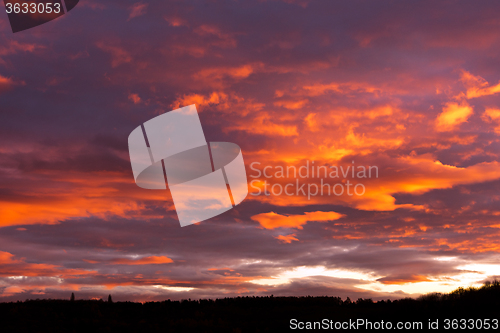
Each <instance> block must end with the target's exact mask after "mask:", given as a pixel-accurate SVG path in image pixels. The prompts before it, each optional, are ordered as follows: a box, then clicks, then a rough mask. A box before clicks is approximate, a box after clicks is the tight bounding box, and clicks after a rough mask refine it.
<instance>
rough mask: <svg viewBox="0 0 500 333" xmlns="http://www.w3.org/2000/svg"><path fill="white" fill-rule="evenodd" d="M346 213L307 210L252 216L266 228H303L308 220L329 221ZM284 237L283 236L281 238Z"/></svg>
mask: <svg viewBox="0 0 500 333" xmlns="http://www.w3.org/2000/svg"><path fill="white" fill-rule="evenodd" d="M343 216H344V215H342V214H339V213H336V212H321V211H317V212H305V213H304V215H280V214H276V213H274V212H270V213H262V214H257V215H254V216H252V220H254V221H257V222H259V223H260V225H261V226H262V227H264V228H266V229H276V228H297V229H302V228H303V225H304V224H307V222H328V221H334V220H338V219H340V218H341V217H343ZM279 239H283V238H279Z"/></svg>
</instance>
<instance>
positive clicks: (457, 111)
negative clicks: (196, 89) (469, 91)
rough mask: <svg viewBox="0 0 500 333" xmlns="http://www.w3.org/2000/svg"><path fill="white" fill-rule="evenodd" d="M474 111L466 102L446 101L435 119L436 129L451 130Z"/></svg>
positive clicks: (441, 130)
mask: <svg viewBox="0 0 500 333" xmlns="http://www.w3.org/2000/svg"><path fill="white" fill-rule="evenodd" d="M473 113H474V110H473V109H472V107H471V106H470V105H469V104H468V103H466V102H461V103H455V102H449V103H446V105H445V107H444V108H443V112H442V113H441V114H439V116H438V117H437V119H436V130H438V131H440V132H444V131H451V130H453V129H455V128H456V127H457V126H458V125H460V124H462V123H464V122H466V121H467V119H469V117H470V116H471V115H472V114H473Z"/></svg>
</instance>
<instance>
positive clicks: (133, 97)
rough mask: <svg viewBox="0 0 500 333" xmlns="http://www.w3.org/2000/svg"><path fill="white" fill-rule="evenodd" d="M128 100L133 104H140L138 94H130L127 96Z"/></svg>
mask: <svg viewBox="0 0 500 333" xmlns="http://www.w3.org/2000/svg"><path fill="white" fill-rule="evenodd" d="M128 99H129V100H131V101H132V102H133V103H134V104H139V103H140V102H141V98H140V97H139V95H138V94H130V95H128Z"/></svg>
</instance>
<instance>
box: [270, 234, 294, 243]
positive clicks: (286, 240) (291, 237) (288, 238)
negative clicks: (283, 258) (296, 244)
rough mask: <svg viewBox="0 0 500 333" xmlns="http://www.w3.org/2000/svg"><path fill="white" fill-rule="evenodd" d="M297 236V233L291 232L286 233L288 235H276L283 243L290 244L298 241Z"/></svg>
mask: <svg viewBox="0 0 500 333" xmlns="http://www.w3.org/2000/svg"><path fill="white" fill-rule="evenodd" d="M295 236H297V235H296V234H291V235H286V236H285V235H279V236H276V237H274V238H276V239H277V240H279V241H280V242H281V243H283V244H290V243H291V242H293V241H298V239H297V238H296V237H295Z"/></svg>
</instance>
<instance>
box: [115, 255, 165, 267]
mask: <svg viewBox="0 0 500 333" xmlns="http://www.w3.org/2000/svg"><path fill="white" fill-rule="evenodd" d="M172 262H174V261H173V260H172V259H170V258H168V257H165V256H149V257H143V258H140V259H128V258H120V259H114V260H111V264H113V265H151V264H155V265H157V264H170V263H172Z"/></svg>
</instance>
